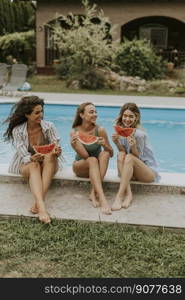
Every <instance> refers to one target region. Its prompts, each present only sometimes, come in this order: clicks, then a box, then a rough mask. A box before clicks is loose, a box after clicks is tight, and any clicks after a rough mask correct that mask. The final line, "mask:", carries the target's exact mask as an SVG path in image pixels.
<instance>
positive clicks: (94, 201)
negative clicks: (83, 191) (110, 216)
mask: <svg viewBox="0 0 185 300" xmlns="http://www.w3.org/2000/svg"><path fill="white" fill-rule="evenodd" d="M89 199H90V200H91V201H92V205H93V207H99V206H100V202H99V201H98V199H97V193H96V192H95V190H94V189H92V190H91V193H90V196H89Z"/></svg>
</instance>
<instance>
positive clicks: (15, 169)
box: [4, 96, 61, 223]
mask: <svg viewBox="0 0 185 300" xmlns="http://www.w3.org/2000/svg"><path fill="white" fill-rule="evenodd" d="M43 110H44V100H43V99H40V98H39V97H37V96H27V97H23V98H22V99H21V100H20V101H19V102H17V103H16V104H15V105H14V106H13V108H12V110H11V112H10V115H9V117H8V118H7V119H6V121H5V122H7V123H8V127H7V130H6V132H5V133H4V137H5V140H6V141H12V143H13V146H14V148H15V150H16V152H15V154H14V156H13V159H12V161H11V163H10V166H9V172H10V173H15V174H21V175H22V176H23V177H24V178H25V179H27V180H28V182H29V186H30V189H31V192H32V194H33V196H34V198H35V202H34V205H33V207H32V208H31V212H32V213H34V214H38V218H39V220H40V221H41V222H43V223H50V222H51V219H50V216H49V214H48V212H47V210H46V207H45V203H44V200H45V196H46V193H47V191H48V188H49V186H50V183H51V180H52V178H53V176H54V175H55V173H56V172H57V170H58V159H57V158H58V157H59V156H60V154H61V147H60V146H59V141H60V138H59V137H58V135H57V133H56V129H55V127H54V125H53V124H52V123H51V122H46V121H44V120H43ZM51 143H55V148H54V150H53V151H52V152H51V153H49V154H46V155H44V154H40V153H36V152H35V150H34V146H38V145H39V146H41V145H47V144H51Z"/></svg>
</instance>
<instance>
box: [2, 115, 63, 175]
mask: <svg viewBox="0 0 185 300" xmlns="http://www.w3.org/2000/svg"><path fill="white" fill-rule="evenodd" d="M40 124H41V128H42V133H43V135H44V137H45V139H48V141H49V143H56V144H58V145H59V143H60V137H59V136H58V134H57V131H56V128H55V126H54V125H53V123H52V122H47V121H43V120H42V121H41V123H40ZM12 136H13V146H14V148H15V150H16V152H15V154H14V156H13V158H12V160H11V162H10V166H9V169H8V172H9V173H15V174H20V166H21V165H22V164H27V163H30V162H31V160H30V159H31V153H30V152H28V146H29V139H28V131H27V122H24V123H23V124H21V125H18V126H16V127H15V128H14V129H13V131H12Z"/></svg>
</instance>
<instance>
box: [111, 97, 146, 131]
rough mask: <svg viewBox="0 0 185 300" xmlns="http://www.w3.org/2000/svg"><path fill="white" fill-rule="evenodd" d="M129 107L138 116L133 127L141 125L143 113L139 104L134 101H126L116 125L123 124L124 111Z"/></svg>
mask: <svg viewBox="0 0 185 300" xmlns="http://www.w3.org/2000/svg"><path fill="white" fill-rule="evenodd" d="M127 109H129V110H130V111H131V112H132V113H134V114H135V116H136V120H135V122H134V123H133V124H132V127H133V128H136V127H139V125H140V122H141V113H140V110H139V108H138V106H137V105H136V104H135V103H132V102H128V103H125V104H124V105H123V106H122V107H121V109H120V112H119V115H118V118H117V119H116V120H115V122H116V125H119V126H122V125H123V121H122V117H123V113H124V111H125V110H127Z"/></svg>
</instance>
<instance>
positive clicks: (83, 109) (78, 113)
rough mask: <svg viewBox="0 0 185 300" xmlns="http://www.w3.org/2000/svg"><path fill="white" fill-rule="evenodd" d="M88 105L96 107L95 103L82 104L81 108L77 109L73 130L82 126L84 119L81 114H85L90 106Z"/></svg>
mask: <svg viewBox="0 0 185 300" xmlns="http://www.w3.org/2000/svg"><path fill="white" fill-rule="evenodd" d="M88 105H93V106H95V105H94V104H93V103H91V102H84V103H82V104H80V106H79V107H78V108H77V111H76V115H75V118H74V121H73V125H72V128H75V127H77V126H79V125H81V124H82V118H81V117H80V114H81V113H82V114H83V113H84V111H85V108H86V106H88Z"/></svg>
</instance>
